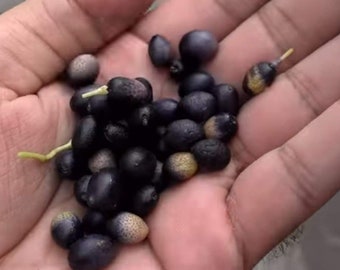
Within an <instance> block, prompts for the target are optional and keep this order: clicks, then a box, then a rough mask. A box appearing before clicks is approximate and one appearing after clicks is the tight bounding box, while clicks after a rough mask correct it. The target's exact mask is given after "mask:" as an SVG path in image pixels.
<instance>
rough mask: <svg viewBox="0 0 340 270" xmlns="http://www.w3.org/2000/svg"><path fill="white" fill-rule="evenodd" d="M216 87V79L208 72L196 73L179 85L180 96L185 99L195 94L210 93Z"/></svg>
mask: <svg viewBox="0 0 340 270" xmlns="http://www.w3.org/2000/svg"><path fill="white" fill-rule="evenodd" d="M214 85H215V80H214V78H213V77H212V76H211V75H210V74H209V73H207V72H202V71H201V72H195V73H192V74H190V75H189V76H188V77H186V78H185V79H184V80H183V81H182V82H181V84H180V85H179V89H178V94H179V96H181V97H183V96H186V95H188V94H191V93H193V92H198V91H202V92H209V91H210V90H211V89H212V88H213V87H214Z"/></svg>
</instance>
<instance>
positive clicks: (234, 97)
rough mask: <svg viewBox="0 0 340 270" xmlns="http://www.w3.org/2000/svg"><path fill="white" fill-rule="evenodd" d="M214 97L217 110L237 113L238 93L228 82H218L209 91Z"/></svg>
mask: <svg viewBox="0 0 340 270" xmlns="http://www.w3.org/2000/svg"><path fill="white" fill-rule="evenodd" d="M210 92H211V93H212V94H213V95H214V96H215V98H216V103H217V110H218V112H220V113H222V112H226V113H230V114H232V115H237V113H238V110H239V95H238V93H237V91H236V89H235V88H234V87H233V86H231V85H230V84H219V85H217V86H215V87H214V88H213V89H211V91H210Z"/></svg>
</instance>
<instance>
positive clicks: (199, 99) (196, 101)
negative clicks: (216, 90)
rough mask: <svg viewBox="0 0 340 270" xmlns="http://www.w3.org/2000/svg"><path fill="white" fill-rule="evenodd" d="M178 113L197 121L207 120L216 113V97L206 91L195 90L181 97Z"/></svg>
mask: <svg viewBox="0 0 340 270" xmlns="http://www.w3.org/2000/svg"><path fill="white" fill-rule="evenodd" d="M178 113H179V114H180V115H181V116H182V117H183V118H187V119H191V120H194V121H196V122H203V121H206V120H207V119H208V118H209V117H211V116H212V115H214V114H215V113H216V99H215V98H214V96H213V95H212V94H209V93H206V92H193V93H191V94H189V95H187V96H185V97H184V98H182V99H181V101H180V102H179V104H178Z"/></svg>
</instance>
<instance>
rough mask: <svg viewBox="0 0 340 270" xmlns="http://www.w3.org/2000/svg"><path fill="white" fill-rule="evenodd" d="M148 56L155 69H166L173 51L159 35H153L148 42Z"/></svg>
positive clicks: (167, 42) (168, 43)
mask: <svg viewBox="0 0 340 270" xmlns="http://www.w3.org/2000/svg"><path fill="white" fill-rule="evenodd" d="M148 52H149V56H150V59H151V62H152V64H153V65H154V66H156V67H166V66H168V65H169V64H170V63H171V61H172V60H173V51H172V48H171V44H170V42H169V41H168V40H167V39H166V38H165V37H163V36H161V35H155V36H153V37H152V38H151V40H150V42H149V49H148Z"/></svg>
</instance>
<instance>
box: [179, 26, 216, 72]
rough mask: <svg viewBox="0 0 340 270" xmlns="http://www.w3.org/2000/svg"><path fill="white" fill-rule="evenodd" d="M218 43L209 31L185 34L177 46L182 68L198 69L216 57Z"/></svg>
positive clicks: (195, 31)
mask: <svg viewBox="0 0 340 270" xmlns="http://www.w3.org/2000/svg"><path fill="white" fill-rule="evenodd" d="M217 50H218V41H217V39H216V37H215V36H214V35H213V34H212V33H211V32H209V31H205V30H194V31H191V32H189V33H187V34H185V35H184V36H183V37H182V39H181V41H180V44H179V52H180V55H181V58H182V61H183V63H184V66H190V67H195V68H197V67H200V66H201V65H202V64H204V63H206V62H208V61H210V60H212V59H213V57H214V56H215V55H216V53H217Z"/></svg>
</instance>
